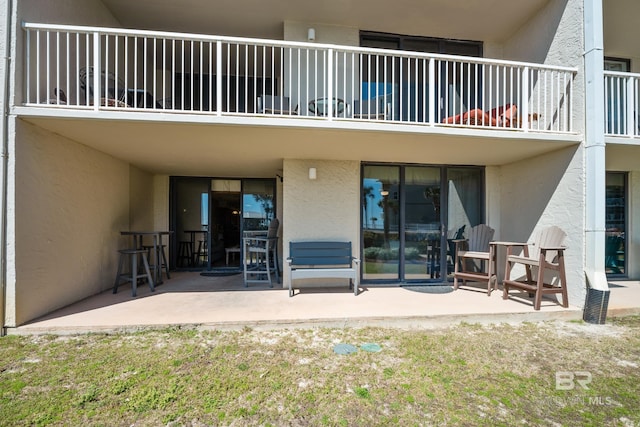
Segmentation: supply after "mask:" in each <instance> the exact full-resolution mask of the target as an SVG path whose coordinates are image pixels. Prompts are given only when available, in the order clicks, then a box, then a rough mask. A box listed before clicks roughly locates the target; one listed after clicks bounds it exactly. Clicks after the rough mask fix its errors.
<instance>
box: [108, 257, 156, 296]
mask: <svg viewBox="0 0 640 427" xmlns="http://www.w3.org/2000/svg"><path fill="white" fill-rule="evenodd" d="M118 252H120V262H119V263H118V274H117V275H116V281H115V283H114V284H113V293H114V294H115V293H116V292H118V286H120V284H121V283H120V281H121V278H124V279H125V281H124V282H123V283H127V282H131V296H134V297H135V296H136V293H137V286H138V279H144V278H146V279H147V281H148V282H149V288H151V291H155V287H154V285H153V278H152V277H151V270H150V269H149V261H148V260H147V251H146V250H144V249H120V250H119V251H118ZM127 257H131V271H130V272H129V273H123V272H122V267H123V266H124V263H125V260H126V259H127ZM138 257H142V265H143V266H144V270H145V273H144V274H138Z"/></svg>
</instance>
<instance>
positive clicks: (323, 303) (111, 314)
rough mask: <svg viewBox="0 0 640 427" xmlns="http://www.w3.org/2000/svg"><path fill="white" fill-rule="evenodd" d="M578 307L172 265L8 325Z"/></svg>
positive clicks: (556, 315) (481, 292)
mask: <svg viewBox="0 0 640 427" xmlns="http://www.w3.org/2000/svg"><path fill="white" fill-rule="evenodd" d="M638 313H640V283H639V282H636V281H616V282H612V283H611V294H610V299H609V310H608V315H609V316H615V315H630V314H638ZM581 318H582V310H580V309H578V308H576V307H574V306H571V307H570V308H568V309H563V308H562V307H561V306H559V305H558V304H556V303H555V302H553V301H550V300H545V299H543V302H542V307H541V310H540V311H534V310H533V307H532V305H531V300H530V299H528V298H527V299H523V300H522V301H520V300H515V299H509V300H507V301H505V300H503V299H502V292H501V290H499V291H497V292H493V293H492V294H491V296H490V297H487V294H486V287H485V286H484V285H481V284H478V286H477V288H465V289H460V290H458V291H455V292H450V293H444V294H432V293H422V292H415V291H411V290H408V289H405V288H400V287H367V286H366V285H365V286H361V287H360V294H359V295H358V296H357V297H354V296H353V293H352V291H350V290H348V289H346V287H340V288H334V289H317V288H314V289H306V290H303V291H302V292H301V293H299V294H298V293H296V295H295V296H294V297H293V298H289V296H288V292H287V289H284V288H278V287H276V288H274V289H269V288H268V287H266V286H252V287H249V288H245V287H244V286H243V284H242V275H241V274H237V275H232V276H219V277H211V276H201V275H200V274H199V273H195V272H173V273H172V277H171V279H170V280H166V281H165V282H164V284H162V285H161V286H158V287H157V288H156V291H155V292H153V293H151V292H150V291H149V288H148V287H144V286H140V287H139V288H138V297H136V298H132V297H131V291H130V286H128V285H125V286H122V287H121V288H120V289H119V291H118V293H117V294H115V295H114V294H112V293H111V291H110V290H109V291H105V292H103V293H101V294H99V295H96V296H93V297H91V298H88V299H86V300H83V301H80V302H78V303H76V304H73V305H71V306H68V307H65V308H63V309H60V310H58V311H55V312H53V313H51V314H49V315H47V316H45V317H43V318H40V319H38V320H36V321H33V322H30V323H28V324H25V325H23V326H20V327H18V328H15V329H10V330H9V331H8V333H10V334H32V333H34V334H38V333H55V334H68V333H83V332H109V331H122V330H136V329H140V328H144V327H168V326H175V325H197V326H199V327H205V328H211V329H240V328H243V327H245V326H246V327H251V328H262V329H268V328H297V327H314V326H316V327H362V326H393V327H401V328H430V327H439V326H447V325H452V324H456V323H459V322H469V323H484V324H491V323H500V322H524V321H532V322H535V321H541V320H553V319H561V320H579V319H581Z"/></svg>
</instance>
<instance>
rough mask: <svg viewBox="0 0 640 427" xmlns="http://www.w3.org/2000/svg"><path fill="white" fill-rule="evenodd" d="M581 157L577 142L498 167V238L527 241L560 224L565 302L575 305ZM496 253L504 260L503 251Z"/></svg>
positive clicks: (579, 276)
mask: <svg viewBox="0 0 640 427" xmlns="http://www.w3.org/2000/svg"><path fill="white" fill-rule="evenodd" d="M583 158H584V149H583V148H582V146H577V147H572V148H565V149H562V150H558V151H554V152H552V153H549V154H545V155H542V156H538V157H535V158H530V159H526V160H524V161H521V162H516V163H512V164H509V165H504V166H502V167H500V193H501V194H500V203H501V221H500V232H499V236H500V238H501V239H503V240H510V241H516V242H530V241H532V240H533V239H534V238H535V236H536V233H537V232H538V231H539V230H541V229H542V228H545V227H549V226H552V225H556V226H558V227H560V228H562V229H563V230H564V231H565V232H566V233H567V235H568V236H567V240H566V242H565V245H566V246H567V247H568V249H567V251H566V253H565V265H566V270H567V282H568V286H567V288H568V290H569V303H570V304H571V305H572V306H577V307H582V306H583V304H584V297H585V294H586V287H585V286H586V285H585V278H584V256H585V254H584V244H585V243H584V208H585V207H584V173H583V170H584V160H583ZM499 256H500V259H502V260H504V258H503V256H504V254H501V253H499ZM503 262H504V261H502V262H499V270H500V275H501V277H502V275H503V270H504V266H503V265H502V264H503Z"/></svg>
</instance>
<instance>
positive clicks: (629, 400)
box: [0, 317, 640, 426]
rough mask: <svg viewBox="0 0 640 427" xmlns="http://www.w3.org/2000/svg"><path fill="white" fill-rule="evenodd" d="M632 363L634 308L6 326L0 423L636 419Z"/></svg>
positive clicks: (636, 356)
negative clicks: (336, 322) (243, 325)
mask: <svg viewBox="0 0 640 427" xmlns="http://www.w3.org/2000/svg"><path fill="white" fill-rule="evenodd" d="M337 343H347V344H353V345H355V346H357V347H359V346H360V345H362V344H365V343H377V344H379V345H380V346H381V347H382V351H380V352H367V351H363V350H359V351H357V352H356V353H353V354H350V355H339V354H336V353H334V351H333V347H334V345H335V344H337ZM558 372H560V373H561V374H560V377H557V376H556V374H557V373H558ZM562 372H565V374H562ZM572 375H573V377H572ZM589 376H590V379H591V382H589V383H588V384H586V382H587V381H588V379H589ZM639 377H640V318H639V317H628V318H621V319H612V320H610V321H609V323H608V324H606V325H587V324H582V323H576V322H553V323H538V324H522V325H517V326H514V325H492V326H479V325H460V326H456V327H452V328H447V329H441V330H399V329H383V328H365V329H306V330H278V331H255V330H251V329H245V330H242V331H235V332H222V331H203V330H198V329H170V330H162V331H146V332H140V333H134V334H112V335H77V336H33V337H29V336H23V337H20V336H9V337H4V338H1V339H0V425H1V426H19V425H108V426H116V425H122V426H125V425H126V426H130V425H136V426H146V425H153V426H156V425H171V426H178V425H187V426H204V425H234V426H244V425H261V426H269V425H273V426H282V425H287V426H306V425H313V426H317V425H320V426H322V425H326V426H347V425H348V426H352V425H358V426H376V425H385V426H386V425H398V426H409V425H451V426H459V425H469V426H476V425H491V426H494V425H504V426H513V425H563V426H564V425H580V426H583V425H587V426H588V425H592V426H603V425H611V426H640V381H639ZM557 378H559V380H558V381H557ZM580 381H581V382H583V383H585V386H586V387H587V388H584V387H582V385H581V384H580ZM557 385H560V387H559V388H560V389H559V388H558V387H557ZM571 386H574V387H573V389H570V390H567V388H571ZM563 388H564V389H563Z"/></svg>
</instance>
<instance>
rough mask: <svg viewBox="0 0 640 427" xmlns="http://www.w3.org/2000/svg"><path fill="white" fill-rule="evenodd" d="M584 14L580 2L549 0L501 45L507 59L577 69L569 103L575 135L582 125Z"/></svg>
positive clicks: (577, 0)
mask: <svg viewBox="0 0 640 427" xmlns="http://www.w3.org/2000/svg"><path fill="white" fill-rule="evenodd" d="M583 12H584V9H583V0H550V1H549V3H547V5H546V6H545V7H544V8H542V10H540V12H539V13H538V14H537V15H536V16H535V17H533V19H531V20H529V21H528V22H527V23H526V24H525V25H524V26H523V27H522V28H521V29H520V30H519V31H518V32H517V33H516V34H514V35H513V36H512V37H511V38H510V39H509V40H507V41H505V43H504V46H503V53H504V58H506V59H509V60H515V61H527V62H535V63H542V64H548V65H561V66H564V67H576V68H578V70H579V71H578V75H577V76H576V78H575V80H574V93H573V99H572V100H571V101H572V102H573V103H574V105H575V106H576V108H575V109H574V110H573V111H574V116H573V122H574V129H575V130H576V131H577V132H582V130H583V123H584V94H583V90H581V88H582V87H583V86H584V73H583V70H582V67H583V54H584V41H583V24H582V20H583Z"/></svg>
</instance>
